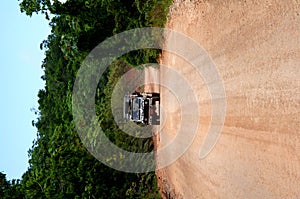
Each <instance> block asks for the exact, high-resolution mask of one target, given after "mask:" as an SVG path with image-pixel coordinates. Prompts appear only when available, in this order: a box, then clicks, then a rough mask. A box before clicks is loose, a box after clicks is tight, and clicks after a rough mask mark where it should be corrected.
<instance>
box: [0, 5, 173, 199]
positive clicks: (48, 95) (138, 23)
mask: <svg viewBox="0 0 300 199" xmlns="http://www.w3.org/2000/svg"><path fill="white" fill-rule="evenodd" d="M170 3H171V1H170V0H168V1H163V2H161V1H158V0H152V1H151V0H128V1H121V0H116V1H110V0H68V1H66V3H60V1H58V0H53V1H52V0H22V1H21V2H20V9H21V12H24V13H25V14H26V15H28V16H32V15H33V14H42V15H44V16H45V18H46V20H48V21H49V25H50V26H51V28H52V30H51V34H50V35H49V36H48V38H47V39H45V40H44V41H43V42H42V43H41V45H40V48H41V49H44V50H45V59H44V61H43V63H42V65H41V67H42V69H43V70H44V75H43V76H42V77H41V78H42V79H43V80H44V81H45V88H44V89H42V90H40V91H39V92H38V97H39V100H38V103H39V107H38V111H36V115H37V119H36V120H35V121H32V124H33V125H34V126H35V127H36V128H37V130H38V133H37V137H36V139H35V140H34V141H33V146H32V148H31V149H29V152H28V153H29V157H30V160H29V165H30V166H29V168H28V170H27V171H26V172H25V173H24V174H23V176H22V179H21V180H17V181H16V180H13V181H11V182H10V181H7V180H6V178H5V174H2V173H0V186H1V189H0V198H159V197H160V195H159V191H158V189H157V185H156V177H155V174H154V172H149V173H143V174H132V173H124V172H120V171H116V170H114V169H111V168H109V167H107V166H105V165H103V164H102V163H101V162H99V161H98V160H97V159H95V158H94V157H93V156H92V155H91V154H90V153H89V152H88V151H87V149H86V148H85V147H84V146H83V144H82V142H81V140H80V138H79V136H78V134H77V132H76V130H75V126H74V121H73V116H72V103H71V100H72V89H73V85H74V81H75V78H76V74H77V71H78V69H79V67H80V64H81V62H82V60H83V59H84V58H85V56H87V54H88V53H89V52H90V51H91V50H92V49H93V48H94V47H95V46H96V45H98V44H99V43H100V42H101V41H103V40H105V39H106V38H107V37H110V36H112V35H114V34H116V33H119V32H122V31H124V30H128V29H132V28H139V27H145V26H163V25H164V23H165V19H166V15H167V11H168V6H169V5H170ZM37 31H38V30H37ZM158 53H159V52H158V51H155V50H152V51H149V50H142V51H140V52H133V53H129V54H128V55H126V56H124V57H122V58H121V59H120V60H118V61H116V62H114V64H112V66H111V67H110V68H109V70H107V71H106V72H105V75H104V77H103V78H102V79H101V80H100V82H99V85H98V87H99V90H100V92H99V93H98V95H97V96H96V98H97V99H96V102H97V104H96V112H97V115H98V116H99V118H101V120H100V119H99V122H100V125H101V126H102V127H103V129H104V131H105V133H106V135H107V136H108V137H109V138H110V139H112V140H113V141H114V143H115V144H117V145H118V146H122V147H123V148H126V149H130V150H132V151H150V150H152V149H153V143H152V140H151V139H150V138H149V139H137V138H133V137H130V136H126V135H124V133H122V132H121V130H120V129H119V128H118V126H117V125H116V124H115V123H114V121H113V120H112V119H111V118H112V113H111V110H110V108H107V107H110V96H111V93H112V90H113V87H114V85H115V83H116V82H117V80H118V78H119V77H120V76H121V75H122V74H124V73H125V72H126V71H127V70H128V69H130V68H132V67H134V66H135V65H138V64H140V63H143V62H147V61H149V60H151V61H152V62H153V61H155V60H156V58H157V56H158ZM103 107H106V108H103Z"/></svg>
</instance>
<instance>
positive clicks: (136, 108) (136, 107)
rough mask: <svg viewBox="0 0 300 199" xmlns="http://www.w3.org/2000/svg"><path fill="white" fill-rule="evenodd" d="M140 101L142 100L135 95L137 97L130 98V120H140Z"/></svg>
mask: <svg viewBox="0 0 300 199" xmlns="http://www.w3.org/2000/svg"><path fill="white" fill-rule="evenodd" d="M141 103H142V100H141V99H140V98H139V97H137V98H134V99H133V100H132V115H131V116H132V120H134V121H140V120H141V116H140V115H141V113H140V109H141V107H142V105H141Z"/></svg>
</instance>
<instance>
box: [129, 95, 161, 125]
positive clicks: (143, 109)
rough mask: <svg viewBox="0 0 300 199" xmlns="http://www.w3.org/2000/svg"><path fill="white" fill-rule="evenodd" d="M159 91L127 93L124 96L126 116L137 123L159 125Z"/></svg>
mask: <svg viewBox="0 0 300 199" xmlns="http://www.w3.org/2000/svg"><path fill="white" fill-rule="evenodd" d="M159 105H160V96H159V93H138V92H134V93H132V94H126V95H125V96H124V118H125V120H126V121H133V122H135V123H137V124H145V125H159V124H160V117H159Z"/></svg>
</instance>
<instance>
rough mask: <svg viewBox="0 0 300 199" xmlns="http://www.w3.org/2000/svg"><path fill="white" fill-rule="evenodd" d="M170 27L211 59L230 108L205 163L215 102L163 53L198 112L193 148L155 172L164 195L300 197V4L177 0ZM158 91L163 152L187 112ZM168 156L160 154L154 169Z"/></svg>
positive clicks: (290, 0) (182, 64) (179, 62)
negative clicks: (188, 88)
mask: <svg viewBox="0 0 300 199" xmlns="http://www.w3.org/2000/svg"><path fill="white" fill-rule="evenodd" d="M167 27H168V28H171V29H173V30H176V31H178V32H181V33H184V34H186V35H188V36H189V37H191V38H193V39H194V40H195V41H197V42H198V43H199V44H200V45H201V46H202V47H203V48H204V49H205V50H206V51H207V53H208V54H209V56H210V57H211V59H212V60H213V61H214V63H215V65H216V67H217V69H218V71H219V73H220V77H221V78H222V80H223V83H224V88H225V93H226V103H227V109H226V118H225V124H224V126H223V129H222V132H221V136H220V138H219V140H218V142H217V144H216V145H215V147H214V148H213V150H212V151H211V152H210V153H209V155H208V156H207V157H206V158H204V159H200V158H199V150H200V147H201V144H202V142H203V140H204V138H205V136H206V134H207V131H208V129H209V127H210V125H211V114H212V113H211V108H212V102H213V100H216V99H211V96H210V93H209V90H208V87H207V85H205V83H204V81H203V79H202V78H201V76H199V75H197V74H196V73H195V72H194V71H193V69H192V68H191V67H189V63H187V62H186V61H185V60H183V59H181V58H180V57H178V56H176V55H174V54H172V53H168V52H163V54H162V60H161V63H162V64H164V65H166V66H167V67H169V68H171V69H173V70H175V71H177V72H178V73H179V74H180V75H181V76H182V77H184V78H186V79H187V80H189V83H190V85H191V88H192V90H193V92H194V94H195V96H196V98H197V101H198V107H196V108H198V111H199V114H200V117H199V128H198V131H197V137H196V139H195V140H194V142H193V144H192V145H191V146H190V147H189V149H188V150H187V151H186V153H185V154H184V155H183V156H182V157H180V158H179V159H178V160H177V161H175V162H174V163H173V164H171V165H170V166H168V167H166V168H164V169H160V170H158V171H157V176H158V178H159V186H160V187H161V190H162V193H163V195H164V197H166V198H167V197H169V198H300V188H299V187H300V131H299V129H300V123H299V121H300V2H299V1H297V0H280V1H275V0H271V1H249V0H243V1H239V0H237V1H233V0H232V1H229V0H225V1H186V2H181V1H175V2H174V4H173V6H172V8H171V13H170V19H169V21H168V24H167ZM166 45H168V42H166ZM180 47H181V48H188V46H184V45H183V46H180ZM204 64H205V63H204ZM159 72H160V73H159V75H160V79H161V82H163V81H169V82H170V81H173V82H174V84H176V79H172V78H173V77H172V76H170V75H169V73H168V72H166V70H165V69H161V70H160V71H159ZM212 83H213V82H212ZM176 86H177V88H178V89H186V88H182V87H181V85H179V84H178V85H176ZM160 92H161V106H162V108H163V112H164V115H165V116H166V117H165V118H164V122H162V125H161V127H160V128H161V130H160V135H159V136H157V138H156V142H157V143H156V144H157V148H158V149H160V148H162V147H163V146H166V145H167V144H168V143H170V142H172V139H173V138H174V137H175V136H176V133H177V132H178V129H179V128H180V125H181V121H182V110H181V109H182V108H183V104H180V102H179V100H178V98H176V97H177V96H176V93H172V92H170V90H168V88H165V87H161V88H160ZM216 125H218V124H216ZM220 125H221V124H220ZM184 131H185V132H186V133H189V129H188V128H187V129H184ZM178 147H180V146H178ZM170 153H172V151H170ZM165 158H167V157H161V156H158V157H157V162H158V164H159V162H160V161H162V160H164V159H165Z"/></svg>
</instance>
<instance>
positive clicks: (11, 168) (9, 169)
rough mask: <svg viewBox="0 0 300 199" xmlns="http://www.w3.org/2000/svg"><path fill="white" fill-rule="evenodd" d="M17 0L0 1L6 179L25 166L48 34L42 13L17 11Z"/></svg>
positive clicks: (1, 154)
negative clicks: (45, 40) (30, 13)
mask: <svg viewBox="0 0 300 199" xmlns="http://www.w3.org/2000/svg"><path fill="white" fill-rule="evenodd" d="M18 4H19V2H18V1H17V0H7V1H1V2H0V22H1V35H0V36H1V37H0V44H1V48H0V58H1V62H0V67H1V73H0V74H1V78H0V90H1V97H0V110H1V114H0V121H1V125H0V172H4V173H6V174H7V178H8V179H14V178H15V179H16V178H21V176H22V174H23V173H24V172H25V171H26V170H27V167H28V153H27V151H28V149H29V148H30V147H31V146H32V141H33V140H34V139H35V138H36V133H37V132H36V129H35V128H34V127H32V126H31V121H32V120H33V119H35V118H36V116H35V115H34V113H33V112H31V111H30V108H32V107H35V108H38V104H37V100H38V99H37V93H38V90H39V89H41V88H43V87H44V82H43V81H42V80H41V79H40V77H41V76H42V74H43V71H42V69H41V63H42V61H43V59H44V57H45V56H44V52H43V51H41V50H40V48H39V44H40V43H41V42H42V41H43V40H44V39H46V38H47V36H48V35H49V34H50V28H49V26H48V21H46V20H45V19H44V17H43V16H41V15H33V16H32V17H31V18H30V17H28V16H26V15H25V14H24V13H21V12H20V9H19V6H18Z"/></svg>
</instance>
